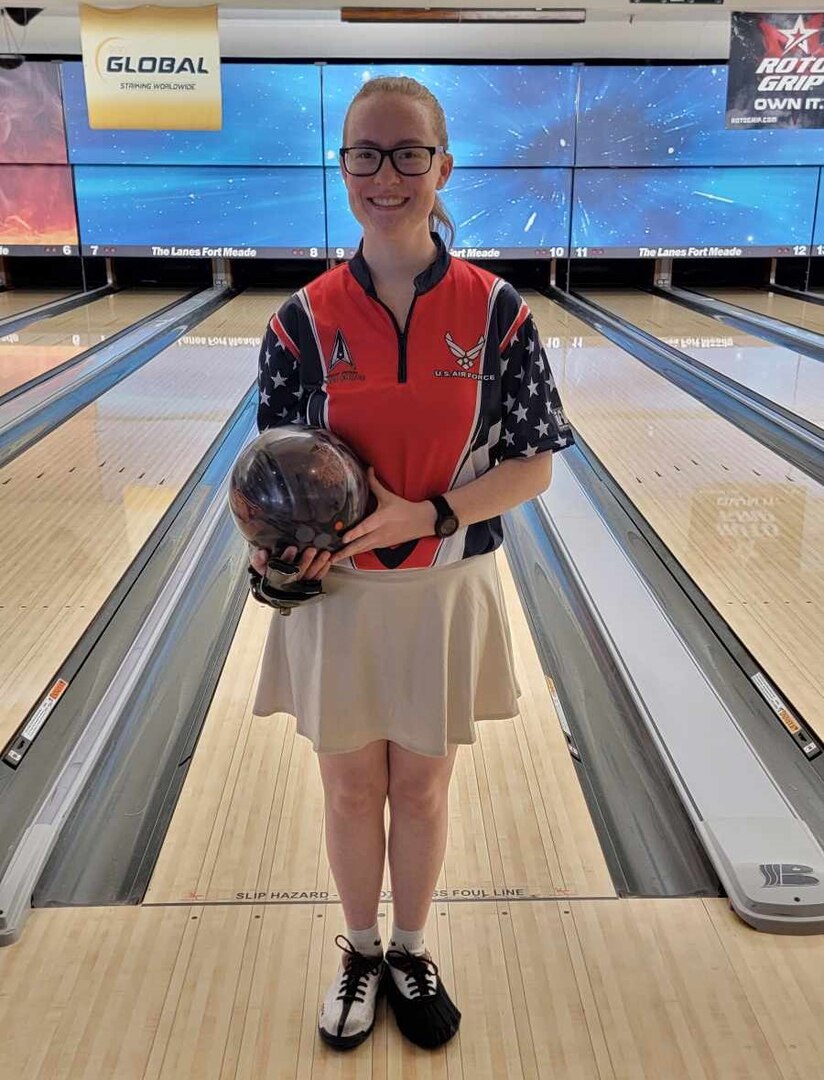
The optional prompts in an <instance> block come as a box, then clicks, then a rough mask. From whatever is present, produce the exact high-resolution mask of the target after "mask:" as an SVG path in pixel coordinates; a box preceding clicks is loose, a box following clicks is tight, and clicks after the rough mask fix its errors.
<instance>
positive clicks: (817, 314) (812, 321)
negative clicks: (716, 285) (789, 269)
mask: <svg viewBox="0 0 824 1080" xmlns="http://www.w3.org/2000/svg"><path fill="white" fill-rule="evenodd" d="M692 291H693V292H696V293H701V294H703V295H704V296H711V297H712V298H713V300H723V301H724V303H725V304H735V305H736V307H740V308H746V309H747V310H748V311H754V312H756V313H757V314H758V315H768V316H770V317H771V318H773V319H781V320H782V322H786V323H790V325H791V326H800V327H801V328H802V329H804V330H813V331H814V332H815V333H817V334H824V304H808V303H806V302H805V301H804V300H797V299H796V298H795V297H794V296H784V295H783V294H782V293H777V292H772V291H770V292H764V291H762V290H761V289H704V288H702V289H693V290H692Z"/></svg>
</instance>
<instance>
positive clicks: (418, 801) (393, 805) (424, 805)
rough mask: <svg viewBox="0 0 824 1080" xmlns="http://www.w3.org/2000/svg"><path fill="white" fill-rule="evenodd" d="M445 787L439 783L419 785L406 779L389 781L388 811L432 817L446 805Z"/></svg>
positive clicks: (411, 815) (409, 815)
mask: <svg viewBox="0 0 824 1080" xmlns="http://www.w3.org/2000/svg"><path fill="white" fill-rule="evenodd" d="M447 797H448V793H447V789H446V788H444V787H443V786H442V785H439V784H432V785H423V786H422V785H420V784H415V783H412V782H410V781H406V780H396V781H394V782H393V781H392V779H391V778H390V781H389V809H390V812H393V813H399V814H403V815H404V816H406V817H416V818H434V817H437V816H438V815H439V814H441V813H442V812H443V810H444V808H445V807H446V805H447Z"/></svg>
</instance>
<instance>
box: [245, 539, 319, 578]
mask: <svg viewBox="0 0 824 1080" xmlns="http://www.w3.org/2000/svg"><path fill="white" fill-rule="evenodd" d="M297 553H298V549H297V548H296V547H289V548H286V550H285V551H284V552H283V555H282V556H281V557H282V558H283V559H284V560H285V561H286V562H292V560H293V559H294V558H295V557H296V556H297ZM330 556H331V553H330V552H328V551H321V552H318V551H317V549H316V548H313V547H309V548H306V549H305V550H304V552H303V554H302V555H301V557H300V562H299V563H298V580H299V579H300V578H306V579H307V580H308V581H323V579H324V578H325V577H326V575H327V573H328V572H329V567H330V566H331V565H332V563H331V558H330ZM268 561H269V551H268V550H267V549H266V548H256V547H254V545H252V544H250V545H249V562H250V563H251V564H252V569H253V570H255V571H257V573H258V574H260V576H261V577H263V576H264V574H265V573H266V563H267V562H268Z"/></svg>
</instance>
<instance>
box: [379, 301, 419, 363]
mask: <svg viewBox="0 0 824 1080" xmlns="http://www.w3.org/2000/svg"><path fill="white" fill-rule="evenodd" d="M375 300H377V302H378V303H379V304H380V306H381V307H382V308H383V310H384V311H385V312H386V314H387V315H388V316H389V318H390V319H391V320H392V325H393V326H394V327H395V334H396V335H397V338H398V382H399V383H405V382H406V342H407V338H408V335H409V324H410V322H411V321H412V312H413V311H414V310H415V304H417V302H418V294H417V293H415V295H414V296H413V297H412V303H411V304H410V305H409V313H408V314H407V316H406V326H404V328H403V330H401V328H400V326H398V320H397V319H396V318H395V313H394V312H393V311H392V309H391V308H388V307H387V306H386V304H384V302H383V300H381V298H380V297H379V296H378V295H377V294H375Z"/></svg>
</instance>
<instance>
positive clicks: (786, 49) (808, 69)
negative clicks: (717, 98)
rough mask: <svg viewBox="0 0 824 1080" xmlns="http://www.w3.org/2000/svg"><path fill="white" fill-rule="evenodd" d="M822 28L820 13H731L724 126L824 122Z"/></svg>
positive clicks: (815, 125) (814, 124)
mask: <svg viewBox="0 0 824 1080" xmlns="http://www.w3.org/2000/svg"><path fill="white" fill-rule="evenodd" d="M822 28H824V14H822V13H818V14H809V13H801V14H792V15H788V14H786V13H784V14H781V15H762V14H760V13H758V14H754V13H752V12H738V11H736V12H733V13H732V37H731V39H730V62H729V68H728V73H727V119H726V126H727V127H728V128H739V129H741V128H762V127H771V128H776V127H803V128H818V127H824V36H823V35H822Z"/></svg>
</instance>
